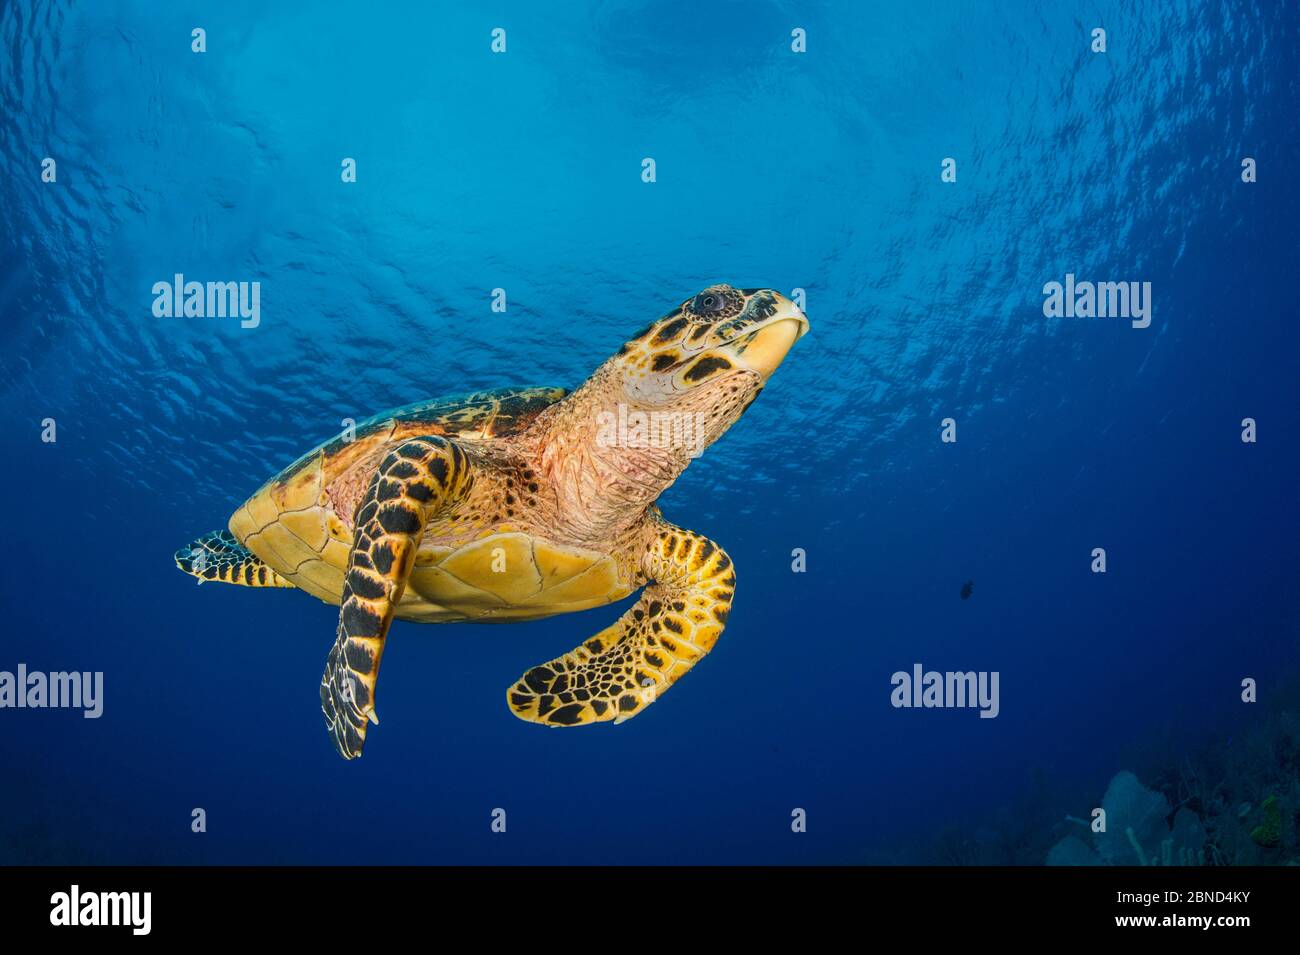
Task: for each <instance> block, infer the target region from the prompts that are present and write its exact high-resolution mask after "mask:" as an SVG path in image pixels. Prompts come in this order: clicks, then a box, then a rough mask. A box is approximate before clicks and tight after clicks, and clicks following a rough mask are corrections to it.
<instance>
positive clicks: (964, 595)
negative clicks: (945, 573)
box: [961, 580, 975, 600]
mask: <svg viewBox="0 0 1300 955" xmlns="http://www.w3.org/2000/svg"><path fill="white" fill-rule="evenodd" d="M974 589H975V581H973V580H968V581H966V583H964V584H962V586H961V599H962V600H969V599H970V595H971V591H972V590H974Z"/></svg>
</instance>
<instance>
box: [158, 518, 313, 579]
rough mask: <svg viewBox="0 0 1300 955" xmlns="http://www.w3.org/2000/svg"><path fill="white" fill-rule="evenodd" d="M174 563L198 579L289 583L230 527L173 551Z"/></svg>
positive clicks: (205, 535) (213, 532)
mask: <svg viewBox="0 0 1300 955" xmlns="http://www.w3.org/2000/svg"><path fill="white" fill-rule="evenodd" d="M175 559H176V566H177V567H179V568H180V569H181V570H183V571H185V573H187V574H189V575H190V576H191V577H197V578H198V579H199V583H204V582H205V581H209V580H219V581H221V582H222V583H225V584H239V585H240V586H242V587H292V586H293V584H291V583H289V581H287V580H285V579H284V578H283V577H281V576H280V575H279V574H277V573H276V572H275V571H274V570H272V569H271V568H270V567H268V566H266V563H265V561H263V560H262V558H260V557H258V556H257V555H256V554H254V553H253V552H252V551H250V550H249V549H248V548H247V547H245V546H244V545H243V544H241V543H239V541H237V540H235V535H233V534H231V533H230V531H212V532H211V533H210V534H204V535H203V536H202V537H200V538H199V539H198V540H196V541H193V542H191V543H189V544H186V545H185V546H184V547H182V548H181V549H180V550H178V551H177V552H176V554H175Z"/></svg>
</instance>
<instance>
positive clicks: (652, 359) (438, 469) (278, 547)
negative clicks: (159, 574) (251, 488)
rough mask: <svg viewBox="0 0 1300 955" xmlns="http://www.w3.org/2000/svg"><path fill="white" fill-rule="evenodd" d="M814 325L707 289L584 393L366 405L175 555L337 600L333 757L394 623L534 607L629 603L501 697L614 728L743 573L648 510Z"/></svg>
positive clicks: (185, 564) (541, 719)
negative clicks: (367, 410)
mask: <svg viewBox="0 0 1300 955" xmlns="http://www.w3.org/2000/svg"><path fill="white" fill-rule="evenodd" d="M807 330H808V320H807V319H806V318H805V317H804V315H803V313H802V312H801V311H800V310H799V308H798V307H797V306H795V305H794V303H793V302H791V301H790V300H789V299H787V298H786V297H785V296H783V295H781V294H780V293H778V292H774V291H772V290H771V289H735V288H732V287H731V286H728V285H714V286H712V287H710V288H707V289H705V290H704V291H702V292H700V293H699V294H698V295H696V296H694V297H693V298H690V299H687V300H686V301H685V302H683V303H682V304H681V305H679V306H678V307H677V308H675V309H673V310H672V311H671V312H669V313H668V314H667V315H665V316H664V317H663V318H660V319H658V320H657V321H655V322H653V323H651V324H650V326H649V327H648V328H646V329H645V330H644V331H642V332H641V333H640V334H638V335H637V336H636V337H634V338H633V339H632V340H631V341H629V342H627V343H626V344H624V345H623V347H622V348H620V349H619V350H618V353H617V354H615V355H614V356H613V357H611V358H610V359H609V360H608V361H606V362H605V363H604V364H602V365H601V366H600V367H599V368H598V369H596V371H595V373H594V374H593V375H592V376H591V378H590V379H589V380H588V381H587V382H586V383H585V384H583V385H582V386H581V387H579V388H578V389H577V390H576V391H573V392H571V393H570V392H566V391H565V389H563V388H511V389H504V390H500V391H491V392H480V393H476V394H470V395H463V396H459V397H454V398H442V399H436V400H433V401H427V402H422V403H419V404H414V405H408V406H406V407H403V408H398V409H396V410H393V411H388V412H385V413H383V414H379V415H376V416H375V417H373V418H370V419H368V420H367V421H364V422H362V423H360V424H358V425H357V426H356V429H355V435H352V434H347V433H345V434H344V435H341V436H339V437H337V438H335V439H334V440H331V441H328V442H326V443H325V444H322V445H320V446H319V447H317V448H314V449H313V450H311V451H308V452H307V453H306V454H305V455H303V456H302V457H301V458H299V459H298V460H297V461H295V462H294V463H293V464H291V465H289V467H287V468H285V469H284V470H283V471H281V472H280V473H279V474H277V475H276V476H275V477H273V478H271V480H269V481H268V482H267V483H266V484H264V485H263V486H262V488H261V489H260V490H258V491H257V492H256V493H254V494H253V496H252V497H250V498H249V499H248V500H247V501H245V502H244V503H243V504H241V505H240V506H239V507H238V508H237V509H236V510H235V513H234V515H233V516H232V517H231V518H230V523H229V528H230V529H229V531H224V530H223V531H213V532H212V533H210V534H207V535H205V536H203V537H200V538H199V539H197V540H196V541H194V542H192V543H191V544H188V545H186V546H185V547H182V548H181V549H180V550H179V551H177V553H176V564H177V566H178V567H180V569H181V570H183V571H185V572H186V573H188V574H192V575H193V576H195V577H198V578H199V579H200V581H203V580H216V581H224V582H226V583H232V584H240V585H243V586H246V587H296V588H298V589H299V590H305V591H306V592H307V593H309V594H311V595H312V596H314V597H318V598H320V599H321V600H323V601H325V602H327V603H330V604H335V605H338V606H339V607H340V611H339V623H338V630H337V633H336V636H335V641H334V647H333V649H331V650H330V653H329V659H328V661H327V662H326V665H325V673H324V676H323V677H322V679H321V684H320V701H321V708H322V710H323V711H324V713H325V722H326V724H327V726H328V728H329V733H330V736H331V738H332V739H333V742H334V745H335V747H336V748H337V749H338V752H339V754H340V755H342V756H343V757H345V758H347V759H352V758H355V757H357V756H360V755H361V750H362V746H363V745H364V743H365V739H366V730H367V727H368V724H369V723H372V722H373V723H378V722H379V720H378V717H377V716H376V714H375V684H376V681H377V679H378V675H379V661H380V657H381V656H382V654H383V650H384V641H385V639H386V637H387V634H388V629H389V625H390V624H391V623H392V621H393V618H394V617H400V618H402V619H403V620H414V621H418V622H422V623H449V622H456V621H473V622H480V623H492V622H513V621H520V620H536V619H538V618H541V617H549V616H552V615H555V614H560V613H569V612H571V611H577V610H586V609H588V608H590V607H596V606H600V605H603V604H608V603H612V602H614V601H617V600H621V599H623V598H624V597H627V596H628V595H630V594H632V593H633V592H635V591H637V590H639V589H641V588H644V590H643V591H642V593H641V596H640V599H639V600H638V601H637V602H636V603H635V604H634V605H633V606H632V607H630V608H629V609H628V610H627V612H626V613H624V614H623V616H622V617H620V618H619V620H618V621H617V622H616V623H614V624H613V625H612V626H609V627H607V628H605V629H604V630H602V631H601V632H600V633H598V634H596V635H595V636H593V637H591V638H589V639H587V640H585V641H583V642H582V643H581V644H579V645H578V646H577V647H575V648H574V649H573V650H571V651H570V652H568V653H566V654H564V655H563V656H561V657H558V658H556V659H554V660H552V661H550V662H549V663H543V664H541V665H539V666H535V667H533V668H532V669H530V670H528V671H527V672H525V673H524V674H523V676H522V677H521V678H520V679H519V680H518V682H516V683H515V684H514V685H513V686H511V687H510V689H509V690H507V692H506V699H507V702H508V704H509V706H510V709H511V710H512V711H513V712H514V713H515V715H516V716H518V717H520V718H521V719H524V720H530V721H532V722H535V723H542V724H545V725H548V726H577V725H580V724H585V723H593V722H599V721H605V720H614V721H616V722H619V721H622V720H624V719H627V718H629V717H631V716H634V715H635V714H637V713H639V712H640V711H641V710H642V709H644V708H645V707H646V706H647V705H649V704H650V703H651V702H653V701H655V700H656V699H658V697H660V696H662V695H663V693H664V691H665V690H666V689H667V688H668V687H670V686H671V685H672V684H673V683H675V682H676V681H677V680H678V679H679V678H680V677H681V676H682V675H683V674H684V673H686V672H687V671H688V670H689V669H690V668H691V667H693V666H694V665H695V664H696V663H697V662H699V660H700V659H701V658H702V657H703V656H704V655H705V654H706V653H708V652H709V650H711V649H712V648H713V645H714V643H715V642H716V641H717V639H718V636H719V635H720V634H721V633H722V630H723V627H724V626H726V622H727V614H728V611H729V610H730V607H731V601H732V595H733V594H734V592H735V583H736V575H735V570H734V568H733V566H732V563H731V560H730V558H729V557H728V556H727V554H726V553H725V552H724V551H723V550H722V548H721V547H719V546H718V545H717V544H715V543H713V541H711V540H709V539H708V538H707V537H704V536H702V535H700V534H697V533H695V532H693V531H688V530H683V529H682V528H680V527H675V526H673V525H672V524H670V523H669V522H668V521H667V520H665V519H664V517H663V515H662V514H661V513H660V511H659V508H658V507H657V506H656V504H655V501H656V499H657V498H658V497H659V495H660V494H661V493H662V492H663V491H664V489H665V488H667V487H668V486H669V485H671V484H672V483H673V481H675V480H676V479H677V477H678V475H680V474H681V473H682V472H683V471H684V470H685V469H686V466H687V465H688V464H689V463H690V461H691V460H692V459H693V458H695V457H697V456H698V454H699V453H700V452H701V451H702V450H703V449H704V448H705V447H707V446H708V445H709V444H712V443H713V442H714V441H716V440H717V439H718V438H719V437H721V435H722V434H723V432H725V431H726V430H727V429H728V428H729V427H731V425H732V424H733V423H735V422H736V421H737V420H738V419H739V418H740V416H741V414H742V413H743V412H744V411H745V409H746V408H748V407H749V405H750V404H751V403H752V402H753V401H754V399H755V398H756V397H758V393H759V392H760V391H761V390H762V388H763V386H764V385H765V384H766V383H767V380H768V378H769V377H770V376H771V375H772V373H773V372H774V371H775V370H776V368H777V366H778V365H780V363H781V361H782V360H783V359H784V358H785V356H786V353H787V352H788V351H789V349H790V347H791V346H792V345H793V344H794V343H795V341H797V340H798V339H799V337H800V336H802V335H803V334H804V333H805V332H806V331H807Z"/></svg>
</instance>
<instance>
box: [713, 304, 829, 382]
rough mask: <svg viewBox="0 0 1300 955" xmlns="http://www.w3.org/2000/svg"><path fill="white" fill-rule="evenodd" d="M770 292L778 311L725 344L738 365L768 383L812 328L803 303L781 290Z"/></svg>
mask: <svg viewBox="0 0 1300 955" xmlns="http://www.w3.org/2000/svg"><path fill="white" fill-rule="evenodd" d="M770 294H771V295H772V300H773V302H772V304H773V306H774V309H775V310H774V311H773V312H772V313H771V314H770V315H769V316H767V317H766V318H764V319H762V321H761V324H759V325H758V327H757V328H755V329H753V330H752V331H746V332H745V333H744V334H742V335H741V336H740V337H739V338H737V339H735V340H734V341H731V342H728V343H727V345H726V346H725V348H726V350H727V351H729V352H730V353H731V355H732V357H733V358H734V359H735V361H736V364H737V365H739V366H740V367H742V368H748V369H749V370H750V371H753V372H757V373H758V375H759V377H760V378H762V379H763V383H764V384H766V383H767V379H768V378H770V377H771V376H772V373H773V372H774V371H776V369H777V366H779V365H780V364H781V362H782V361H784V360H785V356H786V354H787V353H788V352H789V351H790V348H791V347H792V346H793V345H794V343H795V342H797V341H798V340H799V339H800V338H802V337H803V336H804V334H805V333H806V332H807V331H808V319H807V318H806V317H805V316H804V313H803V312H801V311H800V310H799V306H797V305H795V304H794V302H792V301H790V300H789V299H788V298H786V297H785V296H784V295H782V294H781V293H780V292H772V293H770Z"/></svg>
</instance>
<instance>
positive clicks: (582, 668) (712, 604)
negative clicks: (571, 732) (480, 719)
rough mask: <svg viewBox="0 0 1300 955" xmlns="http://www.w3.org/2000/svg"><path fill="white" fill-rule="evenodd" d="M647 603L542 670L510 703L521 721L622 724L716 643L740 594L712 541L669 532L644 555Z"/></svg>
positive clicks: (513, 692)
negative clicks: (733, 597)
mask: <svg viewBox="0 0 1300 955" xmlns="http://www.w3.org/2000/svg"><path fill="white" fill-rule="evenodd" d="M644 567H645V572H646V574H647V575H648V576H649V577H650V579H651V581H652V583H651V584H650V585H649V586H647V587H646V589H645V590H644V591H643V592H642V594H641V599H640V600H638V601H637V603H636V605H635V606H634V607H632V608H631V609H630V610H628V611H627V613H625V614H623V616H622V617H621V618H620V619H619V621H618V622H617V623H615V624H614V625H613V626H611V627H607V628H606V629H604V630H602V631H601V632H600V633H598V634H596V635H595V636H594V637H592V638H591V639H590V640H587V641H586V642H585V643H583V644H582V645H581V646H578V647H575V648H574V649H573V650H571V651H570V652H568V653H566V654H565V655H564V656H562V657H559V658H557V659H555V660H552V661H551V662H549V663H543V664H542V665H541V666H535V667H533V668H532V669H531V670H529V671H528V672H527V673H525V674H524V675H523V677H522V678H520V680H519V682H518V683H516V684H515V685H514V686H512V687H511V688H510V690H509V691H508V692H507V694H506V697H507V700H508V702H509V704H510V709H511V710H512V711H514V714H515V715H516V716H518V717H519V718H520V719H524V720H529V721H531V722H534V723H545V724H547V725H548V726H579V725H581V724H584V723H595V722H601V721H604V720H614V721H615V722H622V721H623V720H625V719H629V718H630V717H632V716H635V715H636V714H637V713H639V712H641V710H643V709H645V708H646V707H647V706H649V705H650V704H651V703H653V702H654V701H655V700H656V699H657V698H658V697H659V696H661V695H662V694H663V692H664V691H665V690H667V689H668V687H670V686H672V685H673V684H674V683H675V682H677V680H678V679H679V678H680V677H681V676H682V675H683V674H685V673H686V671H688V670H689V669H690V668H691V667H693V666H694V665H695V664H696V663H697V662H699V660H700V659H701V658H702V657H703V656H704V655H705V654H706V653H708V652H709V651H710V650H712V649H713V645H714V643H716V642H717V639H718V637H719V635H721V633H722V630H723V627H725V626H726V623H727V614H728V613H729V612H730V610H731V600H732V596H733V594H734V593H735V589H736V573H735V568H734V567H733V566H732V564H731V559H730V558H729V557H728V556H727V555H726V553H724V552H723V550H722V548H720V547H718V546H717V545H716V544H714V543H713V542H712V541H711V540H709V539H708V538H705V537H701V536H700V535H699V534H695V533H693V532H691V531H684V530H680V529H678V528H675V527H671V526H669V525H663V526H662V528H661V530H660V532H659V534H658V536H657V537H656V538H655V539H654V541H653V543H652V544H651V546H650V549H649V551H648V553H647V554H646V556H645V561H644Z"/></svg>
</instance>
